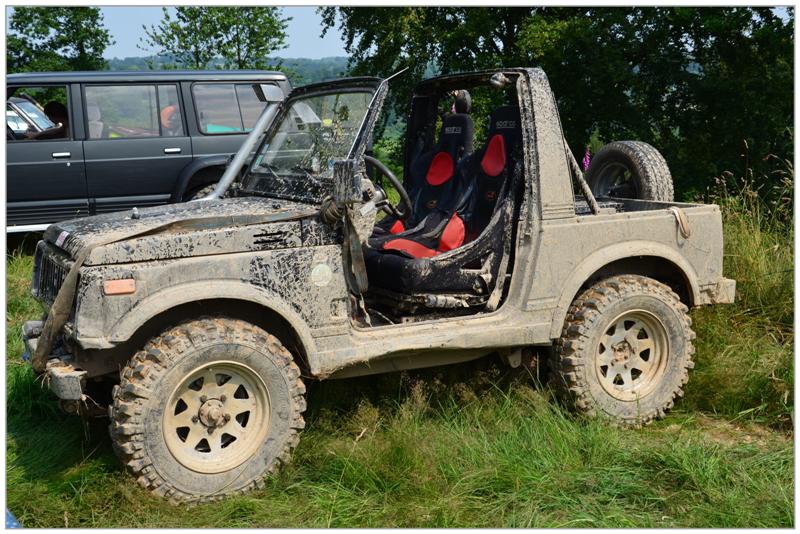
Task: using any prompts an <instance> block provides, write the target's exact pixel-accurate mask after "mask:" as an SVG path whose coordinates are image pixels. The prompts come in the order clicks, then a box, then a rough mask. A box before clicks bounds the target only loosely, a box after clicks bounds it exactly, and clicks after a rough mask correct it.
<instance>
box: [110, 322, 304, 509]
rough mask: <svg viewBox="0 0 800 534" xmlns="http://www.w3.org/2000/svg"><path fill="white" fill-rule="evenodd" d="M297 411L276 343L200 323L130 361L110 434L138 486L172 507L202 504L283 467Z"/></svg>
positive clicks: (228, 326) (297, 390)
mask: <svg viewBox="0 0 800 534" xmlns="http://www.w3.org/2000/svg"><path fill="white" fill-rule="evenodd" d="M305 408H306V403H305V386H304V384H303V382H302V380H301V379H300V370H299V369H298V367H297V365H296V364H295V363H294V361H293V359H292V356H291V354H290V353H289V352H288V351H287V350H286V349H285V348H284V347H283V345H282V344H281V342H280V341H279V340H278V339H277V338H276V337H274V336H272V335H270V334H268V333H267V332H265V331H264V330H262V329H261V328H258V327H256V326H253V325H251V324H249V323H246V322H244V321H240V320H236V319H228V318H203V319H197V320H193V321H189V322H186V323H183V324H181V325H179V326H177V327H174V328H171V329H169V330H166V331H165V332H164V333H162V334H161V335H160V336H157V337H155V338H153V339H152V340H150V341H149V342H148V343H147V344H146V345H145V347H144V348H143V349H142V350H141V351H139V352H138V353H136V354H135V355H134V356H133V358H131V360H130V362H129V363H128V365H127V366H126V367H125V368H124V369H123V370H122V373H121V381H120V384H119V386H115V388H114V392H113V403H112V405H111V406H110V407H109V416H110V418H111V423H110V426H109V430H110V434H111V440H112V444H113V446H114V450H115V452H116V453H117V455H118V456H119V457H120V459H121V460H122V462H123V463H124V464H125V465H126V467H127V468H128V470H129V471H130V472H131V473H132V474H133V475H134V476H135V477H136V478H137V481H138V482H139V484H140V485H142V486H143V487H145V488H146V489H148V490H149V491H151V492H152V493H154V494H156V495H159V496H161V497H166V498H169V499H170V500H171V501H173V502H205V501H211V500H217V499H220V498H222V497H223V496H225V495H229V494H234V493H244V492H246V491H248V490H251V489H253V488H256V487H262V486H263V484H264V477H265V476H266V475H267V474H269V473H273V472H274V471H275V470H276V469H278V468H279V467H280V466H281V465H282V464H285V463H287V462H288V461H289V459H290V456H291V453H292V450H293V449H294V447H295V446H296V445H297V442H298V440H299V432H300V431H301V429H302V428H303V427H304V426H305V423H304V420H303V416H302V413H303V411H305ZM237 442H238V443H237Z"/></svg>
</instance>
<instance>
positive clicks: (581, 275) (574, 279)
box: [550, 241, 702, 339]
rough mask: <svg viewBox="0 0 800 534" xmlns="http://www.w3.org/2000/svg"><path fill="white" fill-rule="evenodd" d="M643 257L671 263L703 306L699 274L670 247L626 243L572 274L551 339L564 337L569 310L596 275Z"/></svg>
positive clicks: (602, 252)
mask: <svg viewBox="0 0 800 534" xmlns="http://www.w3.org/2000/svg"><path fill="white" fill-rule="evenodd" d="M632 250H635V251H636V253H635V254H631V251H632ZM640 256H651V257H656V258H662V259H664V260H665V261H669V262H671V263H672V264H673V265H674V266H675V267H676V268H677V269H678V270H680V271H681V272H682V273H683V277H684V279H685V280H686V283H687V286H688V289H689V292H690V293H691V296H692V301H693V302H701V300H702V297H701V295H700V287H699V284H698V280H697V271H696V270H695V269H694V267H692V265H691V264H690V263H689V262H688V261H686V259H685V258H684V257H683V256H682V255H681V254H680V253H678V252H677V251H675V250H674V249H672V248H670V247H668V246H666V245H663V244H660V243H656V242H653V241H626V242H624V243H615V244H613V245H609V246H607V247H603V248H601V249H599V250H597V251H595V252H594V253H592V254H591V255H590V256H589V257H587V258H586V259H584V260H583V261H582V262H581V263H579V264H578V265H577V267H575V269H573V270H572V272H571V273H570V274H569V276H568V277H567V282H566V284H564V286H563V289H562V291H561V294H560V296H559V297H558V303H557V305H556V308H555V310H554V312H553V319H552V323H551V326H550V337H551V338H552V339H555V338H557V337H559V336H560V335H561V329H562V327H563V326H564V319H565V318H566V316H567V310H569V306H570V304H572V301H573V300H575V297H576V296H577V294H578V291H580V289H581V286H583V284H584V283H586V281H587V280H589V279H590V277H591V276H592V275H593V274H595V273H596V272H597V271H599V270H600V269H602V268H603V267H605V266H607V265H609V264H611V263H613V262H615V261H618V260H623V259H626V258H636V257H640ZM630 274H637V273H630Z"/></svg>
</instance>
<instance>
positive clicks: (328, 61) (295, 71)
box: [108, 54, 347, 86]
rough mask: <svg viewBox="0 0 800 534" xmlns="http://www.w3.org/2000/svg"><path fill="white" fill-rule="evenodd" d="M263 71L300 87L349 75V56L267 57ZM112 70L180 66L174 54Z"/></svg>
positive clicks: (113, 63) (122, 61)
mask: <svg viewBox="0 0 800 534" xmlns="http://www.w3.org/2000/svg"><path fill="white" fill-rule="evenodd" d="M266 61H267V62H266V64H265V65H264V66H263V68H266V69H270V70H271V69H276V68H278V67H280V70H282V71H283V72H285V73H286V75H287V76H288V77H289V79H290V80H291V82H292V85H294V86H299V85H304V84H307V83H314V82H321V81H323V80H331V79H335V78H340V77H342V76H344V75H345V74H346V73H347V58H346V57H325V58H321V59H308V58H281V59H280V60H278V59H275V58H267V60H266ZM108 64H109V69H110V70H148V69H151V68H155V69H163V68H168V67H169V66H175V65H177V60H176V59H175V57H174V56H172V55H171V54H164V55H161V56H158V57H125V58H112V59H110V60H108ZM224 66H225V61H224V60H223V59H222V58H215V59H212V60H211V62H210V63H209V64H208V68H211V69H217V68H224Z"/></svg>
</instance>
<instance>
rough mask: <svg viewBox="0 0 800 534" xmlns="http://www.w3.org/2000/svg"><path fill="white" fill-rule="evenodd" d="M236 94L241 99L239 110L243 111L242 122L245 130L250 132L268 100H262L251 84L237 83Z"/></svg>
mask: <svg viewBox="0 0 800 534" xmlns="http://www.w3.org/2000/svg"><path fill="white" fill-rule="evenodd" d="M236 96H237V97H238V99H239V110H240V111H241V112H242V122H243V123H244V129H245V131H247V132H249V131H250V130H252V129H253V126H255V125H256V121H257V120H258V117H259V115H261V112H262V111H264V106H265V105H266V102H262V101H260V100H259V99H258V97H257V96H256V92H255V91H254V90H253V86H252V85H250V84H237V85H236Z"/></svg>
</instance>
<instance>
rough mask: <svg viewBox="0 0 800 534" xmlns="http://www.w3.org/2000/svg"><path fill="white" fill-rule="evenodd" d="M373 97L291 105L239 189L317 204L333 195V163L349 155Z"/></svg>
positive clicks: (353, 93)
mask: <svg viewBox="0 0 800 534" xmlns="http://www.w3.org/2000/svg"><path fill="white" fill-rule="evenodd" d="M372 96H373V91H371V90H366V89H358V90H352V89H351V90H347V91H337V92H333V93H325V94H313V95H308V96H305V97H301V98H298V99H295V100H292V101H291V102H290V106H289V108H288V109H287V110H286V111H285V112H284V114H283V117H282V119H281V122H280V125H279V126H278V127H277V128H276V129H274V130H273V133H272V136H271V137H270V138H269V139H266V140H265V141H264V143H263V144H262V145H261V148H260V149H259V150H258V152H257V154H256V157H255V158H254V160H253V164H252V167H251V168H250V172H249V173H248V175H247V178H246V179H245V181H244V184H243V188H242V189H243V190H245V191H249V192H252V193H260V194H264V193H267V194H269V195H270V196H275V197H279V198H288V199H292V200H301V201H307V202H321V201H322V199H323V198H324V197H325V196H327V195H330V194H331V192H332V191H333V163H334V162H335V161H337V160H342V159H346V158H347V157H348V156H349V155H350V151H351V150H352V148H353V145H354V143H355V141H356V138H357V137H358V132H359V129H360V127H361V124H362V122H363V121H364V117H365V116H366V114H367V111H368V109H369V105H370V102H371V101H372Z"/></svg>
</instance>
